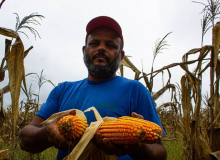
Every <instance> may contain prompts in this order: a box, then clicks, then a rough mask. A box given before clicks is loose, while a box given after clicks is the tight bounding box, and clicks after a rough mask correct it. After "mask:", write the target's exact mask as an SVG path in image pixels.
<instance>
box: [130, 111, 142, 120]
mask: <svg viewBox="0 0 220 160" xmlns="http://www.w3.org/2000/svg"><path fill="white" fill-rule="evenodd" d="M131 117H134V118H139V119H144V117H143V116H142V115H140V114H137V113H135V112H132V113H131Z"/></svg>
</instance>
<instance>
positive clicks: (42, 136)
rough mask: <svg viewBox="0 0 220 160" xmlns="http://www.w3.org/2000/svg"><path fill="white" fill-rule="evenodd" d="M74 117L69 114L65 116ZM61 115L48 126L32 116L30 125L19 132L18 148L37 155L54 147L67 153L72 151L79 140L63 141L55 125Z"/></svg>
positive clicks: (73, 113)
mask: <svg viewBox="0 0 220 160" xmlns="http://www.w3.org/2000/svg"><path fill="white" fill-rule="evenodd" d="M69 114H71V115H75V114H76V113H75V112H70V113H68V114H66V115H69ZM64 116H65V115H62V116H60V117H58V118H56V119H55V120H53V121H52V122H51V123H50V124H49V125H47V126H43V125H42V124H41V123H42V122H43V121H45V119H44V118H42V117H40V116H34V118H33V120H32V121H31V123H30V124H29V125H27V126H25V127H24V128H23V129H22V130H21V132H20V146H21V148H22V149H23V150H25V151H27V152H31V153H39V152H42V151H44V150H45V149H47V148H49V147H51V146H54V147H56V148H57V149H61V150H63V151H68V150H71V149H73V147H74V146H75V145H76V144H77V142H78V141H79V139H77V140H75V141H70V140H67V139H65V138H64V137H63V136H62V135H61V134H60V133H59V131H58V128H57V124H58V122H59V120H60V119H61V118H62V117H64Z"/></svg>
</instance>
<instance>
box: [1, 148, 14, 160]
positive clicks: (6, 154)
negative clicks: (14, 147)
mask: <svg viewBox="0 0 220 160" xmlns="http://www.w3.org/2000/svg"><path fill="white" fill-rule="evenodd" d="M12 153H13V152H11V151H9V150H8V149H5V150H0V159H2V160H3V159H7V158H8V157H9V156H10V155H11V154H12Z"/></svg>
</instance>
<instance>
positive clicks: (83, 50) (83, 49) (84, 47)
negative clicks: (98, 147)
mask: <svg viewBox="0 0 220 160" xmlns="http://www.w3.org/2000/svg"><path fill="white" fill-rule="evenodd" d="M85 49H86V46H83V47H82V52H83V54H84V52H85Z"/></svg>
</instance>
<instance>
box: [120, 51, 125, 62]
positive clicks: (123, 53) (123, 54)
mask: <svg viewBox="0 0 220 160" xmlns="http://www.w3.org/2000/svg"><path fill="white" fill-rule="evenodd" d="M124 56H125V51H121V60H122V59H123V58H124Z"/></svg>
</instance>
